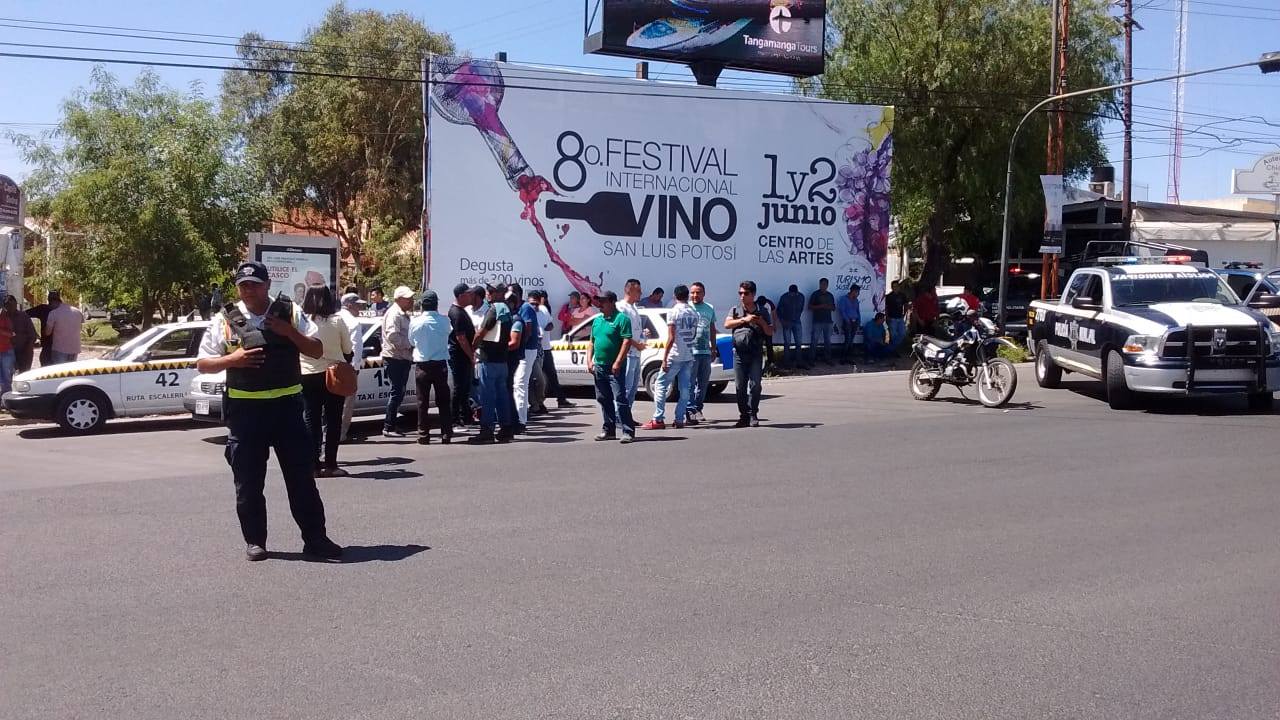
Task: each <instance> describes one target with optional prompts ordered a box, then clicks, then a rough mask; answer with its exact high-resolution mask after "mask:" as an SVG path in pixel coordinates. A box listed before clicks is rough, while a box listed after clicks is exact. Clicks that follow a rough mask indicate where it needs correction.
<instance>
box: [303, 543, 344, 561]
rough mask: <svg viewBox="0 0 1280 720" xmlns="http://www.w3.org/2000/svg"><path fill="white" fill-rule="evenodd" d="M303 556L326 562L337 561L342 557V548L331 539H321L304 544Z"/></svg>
mask: <svg viewBox="0 0 1280 720" xmlns="http://www.w3.org/2000/svg"><path fill="white" fill-rule="evenodd" d="M302 554H303V555H310V556H312V557H317V558H322V559H324V560H337V559H338V558H341V557H342V546H341V545H339V544H338V543H336V542H334V541H332V540H330V539H329V538H321V539H319V540H317V541H315V542H310V543H305V544H303V546H302Z"/></svg>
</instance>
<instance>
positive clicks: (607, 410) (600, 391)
mask: <svg viewBox="0 0 1280 720" xmlns="http://www.w3.org/2000/svg"><path fill="white" fill-rule="evenodd" d="M596 304H598V305H599V306H600V314H599V315H597V316H596V318H595V320H594V321H592V323H591V344H590V346H589V347H588V349H587V357H588V358H590V360H591V376H592V377H593V378H594V379H595V385H596V402H597V403H599V404H600V414H601V415H602V416H603V417H604V427H603V431H602V432H601V433H600V434H599V435H597V436H596V440H616V439H617V438H618V434H617V428H618V425H621V426H622V442H624V443H629V442H631V441H633V440H635V437H636V423H635V420H633V419H632V417H631V404H630V403H629V402H627V394H626V372H625V371H626V367H627V351H628V350H629V349H630V348H631V319H630V318H628V317H627V316H626V315H625V314H623V313H620V312H618V294H617V293H615V292H613V291H612V290H609V291H606V292H603V293H601V294H600V295H597V296H596Z"/></svg>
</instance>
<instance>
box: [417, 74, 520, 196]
mask: <svg viewBox="0 0 1280 720" xmlns="http://www.w3.org/2000/svg"><path fill="white" fill-rule="evenodd" d="M431 82H432V84H433V85H434V86H435V87H434V88H433V89H432V93H431V99H432V103H433V104H434V105H435V106H436V110H437V111H439V113H440V115H441V117H443V118H444V119H445V120H448V121H449V122H451V123H455V124H457V125H470V126H472V127H474V128H475V129H477V130H479V131H480V136H481V137H483V138H484V140H485V142H486V143H488V145H489V151H490V152H492V153H493V158H494V159H495V160H497V161H498V166H499V167H500V168H502V171H503V174H504V175H505V176H506V178H507V184H508V185H510V186H511V189H512V190H518V189H519V187H518V184H517V182H516V179H517V178H519V177H520V176H521V175H531V174H533V173H532V171H531V170H530V169H529V163H528V162H526V161H525V159H524V156H523V155H521V154H520V148H518V147H516V143H515V141H514V140H512V139H511V133H509V132H507V128H506V127H504V126H503V124H502V119H501V118H499V117H498V108H499V107H501V106H502V95H503V90H504V85H503V80H502V71H501V70H499V69H498V64H497V63H495V62H493V61H492V60H483V59H477V58H456V57H446V58H435V59H433V60H432V61H431Z"/></svg>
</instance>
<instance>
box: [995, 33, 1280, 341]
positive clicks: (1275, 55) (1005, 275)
mask: <svg viewBox="0 0 1280 720" xmlns="http://www.w3.org/2000/svg"><path fill="white" fill-rule="evenodd" d="M1255 66H1256V67H1257V68H1258V69H1259V70H1261V71H1262V72H1263V74H1264V75H1265V74H1269V73H1275V72H1280V51H1276V52H1269V53H1263V54H1262V56H1261V57H1259V58H1258V59H1257V60H1250V61H1249V62H1243V63H1236V64H1235V65H1223V66H1222V67H1215V68H1208V69H1205V70H1192V71H1191V72H1185V73H1178V74H1177V75H1163V76H1161V77H1155V78H1148V79H1146V80H1131V81H1129V82H1122V83H1116V84H1114V85H1104V86H1102V87H1096V88H1088V89H1086V90H1076V91H1075V92H1069V93H1063V94H1061V95H1053V96H1051V97H1047V98H1045V99H1044V100H1041V101H1040V102H1038V103H1036V104H1035V106H1034V107H1032V108H1031V109H1030V110H1028V111H1027V114H1026V115H1023V116H1022V119H1021V120H1019V121H1018V125H1017V127H1015V128H1014V129H1013V137H1011V138H1009V164H1008V170H1007V172H1006V174H1005V181H1004V223H1003V229H1002V231H1001V236H1000V292H999V296H998V299H997V311H996V315H997V317H998V318H999V320H1000V326H1001V327H1003V326H1004V321H1005V296H1006V295H1007V293H1008V291H1009V207H1010V205H1009V199H1010V196H1011V195H1012V194H1013V153H1014V150H1016V149H1017V146H1018V133H1019V132H1021V131H1022V126H1023V125H1024V124H1025V123H1026V122H1027V120H1029V119H1030V118H1031V116H1032V115H1034V114H1036V112H1037V111H1038V110H1040V108H1042V107H1044V106H1045V105H1048V104H1049V103H1053V102H1057V101H1059V100H1066V99H1068V98H1074V97H1081V96H1083V95H1092V94H1094V93H1101V92H1110V91H1111V90H1122V89H1124V88H1128V87H1136V86H1138V85H1150V84H1152V83H1158V82H1166V81H1168V80H1178V79H1180V78H1188V77H1195V76H1197V75H1209V74H1211V73H1219V72H1226V71H1227V70H1238V69H1240V68H1246V67H1255Z"/></svg>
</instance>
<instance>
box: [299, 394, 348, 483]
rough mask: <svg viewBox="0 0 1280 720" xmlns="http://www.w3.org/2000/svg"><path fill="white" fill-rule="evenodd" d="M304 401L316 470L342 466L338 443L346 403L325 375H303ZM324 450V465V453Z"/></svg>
mask: <svg viewBox="0 0 1280 720" xmlns="http://www.w3.org/2000/svg"><path fill="white" fill-rule="evenodd" d="M302 400H303V403H304V405H305V413H304V417H305V418H306V421H307V431H308V432H310V433H311V457H312V459H313V460H314V461H315V466H316V467H321V466H322V465H323V466H324V467H327V468H335V467H337V466H338V441H339V438H340V437H341V436H342V404H343V401H344V400H346V398H345V397H343V396H341V395H334V394H333V393H331V392H329V388H328V387H326V386H325V383H324V373H322V372H319V373H310V374H308V375H303V376H302ZM321 448H323V449H324V462H323V463H321V462H320V451H321Z"/></svg>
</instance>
